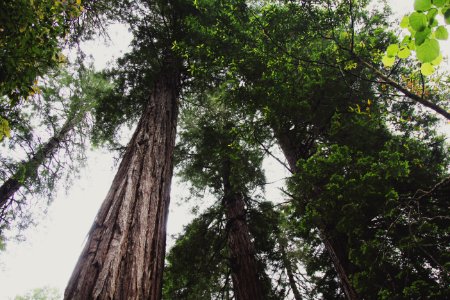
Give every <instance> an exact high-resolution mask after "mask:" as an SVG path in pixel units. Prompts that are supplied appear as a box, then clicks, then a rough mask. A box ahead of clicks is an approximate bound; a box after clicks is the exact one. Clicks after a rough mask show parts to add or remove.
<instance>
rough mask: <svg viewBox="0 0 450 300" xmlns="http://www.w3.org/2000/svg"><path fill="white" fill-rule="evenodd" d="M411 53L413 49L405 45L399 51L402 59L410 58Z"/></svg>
mask: <svg viewBox="0 0 450 300" xmlns="http://www.w3.org/2000/svg"><path fill="white" fill-rule="evenodd" d="M410 55H411V50H409V49H408V47H403V48H402V49H400V51H399V52H398V57H399V58H401V59H405V58H408V57H409V56H410Z"/></svg>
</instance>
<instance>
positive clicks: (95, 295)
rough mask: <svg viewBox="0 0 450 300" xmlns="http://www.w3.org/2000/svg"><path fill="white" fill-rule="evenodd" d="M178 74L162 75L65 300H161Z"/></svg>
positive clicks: (95, 223)
mask: <svg viewBox="0 0 450 300" xmlns="http://www.w3.org/2000/svg"><path fill="white" fill-rule="evenodd" d="M178 85H179V73H178V71H177V70H176V68H175V67H173V68H168V69H165V71H164V72H161V74H160V77H159V79H158V80H157V81H156V82H155V84H154V88H153V91H152V94H151V95H150V99H149V102H148V104H147V107H146V108H145V111H144V113H143V115H142V116H141V119H140V121H139V123H138V126H137V128H136V131H135V132H134V134H133V137H132V139H131V141H130V143H129V144H128V147H127V150H126V152H125V155H124V157H123V159H122V162H121V164H120V166H119V169H118V171H117V174H116V176H115V178H114V181H113V183H112V186H111V188H110V190H109V192H108V195H107V196H106V199H105V200H104V202H103V204H102V206H101V208H100V211H99V212H98V214H97V216H96V219H95V221H94V224H93V225H92V228H91V230H90V233H89V237H88V240H87V242H86V246H85V248H84V250H83V252H82V254H81V256H80V258H79V260H78V262H77V265H76V266H75V270H74V271H73V274H72V277H71V278H70V281H69V283H68V286H67V288H66V291H65V295H64V299H78V300H85V299H127V300H130V299H160V298H161V288H162V272H163V266H164V256H165V245H166V223H167V214H168V207H169V201H170V184H171V178H172V172H173V162H172V156H173V150H174V144H175V135H176V123H177V116H178V107H177V98H178Z"/></svg>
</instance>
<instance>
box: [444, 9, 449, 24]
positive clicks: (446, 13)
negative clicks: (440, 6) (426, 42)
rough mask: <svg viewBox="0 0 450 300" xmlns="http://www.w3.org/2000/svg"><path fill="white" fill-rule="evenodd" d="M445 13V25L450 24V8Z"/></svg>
mask: <svg viewBox="0 0 450 300" xmlns="http://www.w3.org/2000/svg"><path fill="white" fill-rule="evenodd" d="M443 13H444V19H445V23H446V24H450V8H447V9H446V10H445V11H444V12H443Z"/></svg>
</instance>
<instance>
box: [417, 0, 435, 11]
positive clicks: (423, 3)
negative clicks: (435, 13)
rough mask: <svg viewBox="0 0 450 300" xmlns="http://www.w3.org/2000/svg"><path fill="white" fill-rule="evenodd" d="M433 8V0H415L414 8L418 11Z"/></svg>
mask: <svg viewBox="0 0 450 300" xmlns="http://www.w3.org/2000/svg"><path fill="white" fill-rule="evenodd" d="M430 8H431V0H415V1H414V10H417V11H426V10H429V9H430Z"/></svg>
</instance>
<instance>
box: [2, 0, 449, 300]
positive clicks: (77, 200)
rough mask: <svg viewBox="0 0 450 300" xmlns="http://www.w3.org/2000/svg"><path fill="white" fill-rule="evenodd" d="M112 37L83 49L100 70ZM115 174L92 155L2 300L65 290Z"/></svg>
mask: <svg viewBox="0 0 450 300" xmlns="http://www.w3.org/2000/svg"><path fill="white" fill-rule="evenodd" d="M388 2H389V3H391V5H392V7H393V8H394V11H395V13H396V15H397V16H400V17H401V16H402V15H403V14H405V13H407V12H409V11H411V10H412V3H413V1H412V0H401V1H398V0H397V1H395V0H391V1H388ZM109 34H110V37H111V41H110V42H108V44H107V45H105V44H104V42H103V41H98V40H96V41H90V42H88V43H85V44H84V45H83V49H85V51H86V52H88V53H90V54H91V55H92V56H93V63H94V67H95V68H96V69H97V70H100V69H102V68H105V67H106V66H107V65H108V62H110V61H113V60H114V59H115V58H118V57H120V56H122V55H123V53H125V52H127V51H128V50H129V47H128V45H129V42H130V40H131V34H130V33H129V32H128V31H127V29H126V28H124V26H121V25H112V26H111V27H110V28H109ZM442 44H446V45H445V46H444V47H443V52H444V53H450V52H449V43H442ZM443 64H445V65H447V62H443ZM264 167H265V169H266V170H271V172H268V173H267V177H268V178H267V180H268V182H274V184H272V185H271V186H270V187H268V188H267V192H268V195H267V198H268V199H280V197H281V195H280V192H279V189H278V188H279V187H281V186H282V185H283V180H282V179H283V178H285V177H286V176H287V175H288V173H287V171H286V170H280V169H282V167H280V165H279V164H278V162H276V161H275V160H273V159H270V160H267V161H265V162H264ZM272 170H280V171H279V172H273V171H272ZM115 171H116V167H114V160H113V158H112V157H111V154H110V153H107V152H104V151H100V150H95V151H89V153H88V163H87V167H86V168H84V169H83V170H82V171H81V174H80V179H79V180H76V181H74V183H73V186H72V188H71V189H70V190H69V191H68V192H67V193H65V192H64V191H59V192H58V195H57V197H56V199H55V201H54V203H53V204H52V205H51V206H50V208H49V211H48V214H47V215H46V217H45V219H43V220H41V222H40V224H39V225H38V226H37V227H33V228H29V229H28V230H27V231H26V241H25V242H22V243H19V244H16V243H9V244H8V247H7V250H6V252H4V253H1V254H0V300H6V299H13V298H14V296H16V295H18V294H24V293H25V292H26V291H28V290H30V289H34V288H39V287H43V286H52V287H56V288H57V289H59V290H60V291H61V292H63V291H64V288H65V286H66V284H67V281H68V279H69V277H70V275H71V273H72V270H73V267H74V266H75V263H76V261H77V259H78V257H79V255H80V253H81V250H82V248H83V243H84V241H85V238H86V235H87V232H88V230H89V228H90V226H91V224H92V222H93V220H94V217H95V215H96V213H97V210H98V208H99V207H100V204H101V202H102V201H103V199H104V197H105V196H106V193H107V191H108V189H109V186H110V184H111V182H112V179H113V176H114V174H115ZM187 194H188V193H187V186H186V185H185V184H183V183H180V182H179V180H177V179H176V178H175V180H174V183H173V188H172V204H171V209H170V214H169V223H168V235H169V239H168V245H169V246H170V245H171V244H172V243H173V240H171V238H170V236H171V235H174V234H177V233H179V232H181V230H182V228H183V225H185V224H187V223H188V222H189V221H190V220H191V219H192V215H191V214H190V210H191V208H192V206H193V205H192V204H186V203H183V201H182V200H183V199H184V198H185V197H186V196H187ZM43 200H44V199H35V201H43ZM44 201H45V200H44ZM204 205H205V204H204ZM204 205H203V206H204Z"/></svg>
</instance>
